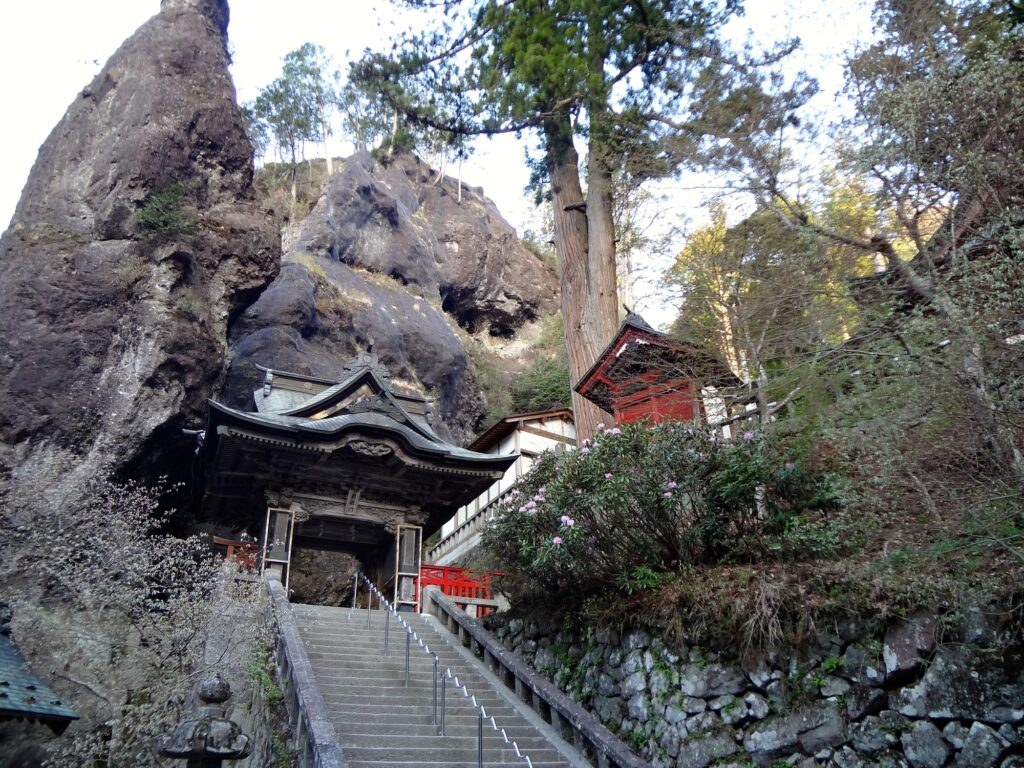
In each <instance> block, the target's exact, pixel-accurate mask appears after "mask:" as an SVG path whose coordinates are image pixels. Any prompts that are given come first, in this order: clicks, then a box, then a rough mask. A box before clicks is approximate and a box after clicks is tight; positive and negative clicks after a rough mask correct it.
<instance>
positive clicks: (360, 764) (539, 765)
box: [346, 755, 567, 768]
mask: <svg viewBox="0 0 1024 768" xmlns="http://www.w3.org/2000/svg"><path fill="white" fill-rule="evenodd" d="M346 758H347V756H346ZM483 758H484V759H483V768H502V767H504V766H522V767H523V768H526V761H525V759H523V758H516V759H515V760H514V761H509V762H505V763H496V762H492V760H490V758H489V757H488V756H486V755H484V756H483ZM530 761H531V763H532V766H534V768H564V767H565V766H567V763H565V762H539V761H536V760H534V759H532V758H530ZM346 762H347V763H348V766H349V768H478V766H477V763H476V760H473V762H471V763H453V762H451V761H442V762H436V763H427V762H423V763H410V762H404V761H390V760H384V761H370V760H359V761H352V760H347V761H346Z"/></svg>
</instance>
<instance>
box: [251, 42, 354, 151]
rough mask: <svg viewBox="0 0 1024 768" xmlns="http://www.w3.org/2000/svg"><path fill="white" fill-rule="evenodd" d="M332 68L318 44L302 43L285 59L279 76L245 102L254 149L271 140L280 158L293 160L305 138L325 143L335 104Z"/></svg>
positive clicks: (335, 76)
mask: <svg viewBox="0 0 1024 768" xmlns="http://www.w3.org/2000/svg"><path fill="white" fill-rule="evenodd" d="M336 81H337V72H336V70H333V69H332V67H331V63H330V59H329V57H328V56H327V55H326V53H325V51H324V49H323V47H321V46H318V45H313V44H312V43H305V44H303V45H301V46H300V47H298V48H296V49H295V50H294V51H291V52H290V53H288V54H287V55H286V56H285V57H284V65H283V67H282V71H281V76H280V77H278V78H277V79H276V80H274V81H273V82H272V83H270V84H269V85H267V86H265V87H264V88H262V89H261V90H260V92H259V94H258V95H257V96H256V98H255V99H254V100H253V101H252V102H250V103H248V104H246V105H244V107H243V112H242V116H243V121H244V123H245V126H246V132H247V134H248V136H249V140H250V141H251V142H252V143H253V146H254V147H255V148H256V150H257V151H258V152H259V151H260V150H263V151H266V148H267V146H268V145H269V143H270V139H273V144H274V145H275V146H276V148H277V150H278V153H279V154H280V155H281V156H282V158H287V159H289V160H290V161H291V162H292V163H293V164H294V163H296V162H297V161H298V160H299V159H300V157H301V154H302V149H303V145H304V144H305V143H306V142H315V141H324V140H325V139H326V138H327V135H326V134H327V133H328V132H329V130H330V128H329V125H330V120H329V112H330V110H331V108H332V107H333V105H334V104H335V102H336V101H337V96H336Z"/></svg>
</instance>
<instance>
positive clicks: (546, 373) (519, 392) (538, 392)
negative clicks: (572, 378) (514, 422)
mask: <svg viewBox="0 0 1024 768" xmlns="http://www.w3.org/2000/svg"><path fill="white" fill-rule="evenodd" d="M511 394H512V411H513V412H514V413H529V412H531V411H541V410H545V409H548V408H551V407H553V406H555V405H562V406H568V405H570V403H571V402H572V400H571V395H572V393H571V391H570V389H569V366H568V363H567V361H566V359H565V354H564V353H563V354H561V355H555V356H550V357H549V356H547V355H542V356H538V357H535V358H534V359H533V361H532V362H531V363H530V364H529V365H528V366H527V367H526V369H525V370H523V372H522V373H520V374H519V375H518V376H516V378H515V379H514V380H513V382H512V393H511Z"/></svg>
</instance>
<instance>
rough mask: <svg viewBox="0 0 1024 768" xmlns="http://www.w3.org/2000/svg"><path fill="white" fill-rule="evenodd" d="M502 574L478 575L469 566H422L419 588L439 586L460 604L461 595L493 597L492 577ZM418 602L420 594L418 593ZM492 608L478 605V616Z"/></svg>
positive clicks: (483, 614)
mask: <svg viewBox="0 0 1024 768" xmlns="http://www.w3.org/2000/svg"><path fill="white" fill-rule="evenodd" d="M492 576H501V574H500V573H482V574H479V575H477V574H476V573H474V572H473V571H471V570H469V569H468V568H449V567H447V566H444V565H422V566H420V583H419V589H420V590H423V589H424V588H426V587H430V586H437V587H440V588H441V593H442V594H444V595H448V597H450V598H451V599H452V602H453V603H456V604H458V602H459V598H460V597H468V598H470V599H471V600H472V599H479V600H490V599H491V577H492ZM417 603H419V596H418V595H417ZM490 612H491V609H490V608H488V607H486V606H482V605H481V606H478V607H477V615H478V616H486V615H487V614H488V613H490Z"/></svg>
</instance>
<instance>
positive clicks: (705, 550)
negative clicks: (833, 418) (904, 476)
mask: <svg viewBox="0 0 1024 768" xmlns="http://www.w3.org/2000/svg"><path fill="white" fill-rule="evenodd" d="M837 503H838V497H837V493H836V491H835V487H834V484H833V483H832V482H831V481H830V479H829V478H828V477H826V476H816V475H815V474H813V473H812V472H810V471H808V470H806V469H805V468H803V467H802V465H801V463H800V462H799V461H798V460H796V459H795V458H793V457H787V456H784V455H782V453H781V452H780V450H778V449H777V448H776V447H775V446H773V444H772V443H771V441H770V440H769V439H768V438H767V437H766V436H765V435H763V434H761V433H754V432H745V433H743V434H742V435H740V436H739V437H738V438H737V439H735V440H732V441H726V440H722V439H720V438H718V437H716V436H713V435H711V434H709V433H708V432H707V431H706V430H701V429H694V428H693V427H690V426H687V425H684V424H680V423H674V422H665V423H662V424H658V425H656V426H653V427H650V428H648V427H647V426H646V425H645V424H643V423H640V424H631V425H627V426H623V427H621V428H613V429H607V430H604V429H602V430H601V431H600V433H599V435H598V436H597V438H595V439H594V440H593V441H592V442H587V443H585V444H584V445H582V446H580V448H579V450H577V451H570V452H567V453H564V454H562V455H557V454H553V453H548V454H544V455H543V456H542V457H541V458H540V459H538V461H537V463H536V465H535V466H534V468H533V471H532V472H530V474H529V475H527V476H526V477H525V478H523V480H521V481H520V483H519V486H518V487H517V488H516V489H515V490H514V491H513V492H512V494H511V495H510V497H509V500H508V501H506V502H505V503H504V504H503V505H502V506H501V507H500V508H499V509H498V512H497V514H496V516H495V518H494V520H492V521H491V523H490V525H489V527H488V528H487V529H486V530H485V532H484V544H485V546H486V547H487V548H488V550H489V551H490V552H491V554H492V555H494V556H495V558H496V559H497V561H498V563H497V565H498V567H499V568H500V569H501V570H502V571H504V572H505V573H506V574H507V575H508V581H507V582H506V587H507V588H509V589H510V590H511V591H512V592H513V593H514V594H515V593H518V594H519V595H526V594H530V593H534V592H538V591H549V590H553V589H557V590H559V594H560V595H563V596H567V597H568V596H571V595H576V596H585V595H587V594H589V593H592V592H596V591H601V590H604V589H607V588H610V587H612V588H616V589H620V590H624V591H627V592H628V591H633V590H634V589H636V588H643V587H645V586H650V585H654V584H657V583H658V581H659V575H660V574H667V573H671V572H673V571H679V570H682V569H685V568H686V567H688V566H691V565H697V564H707V563H720V562H753V561H758V560H768V559H794V558H806V557H816V556H822V555H825V554H828V553H829V552H831V551H832V550H833V549H834V548H835V546H836V545H837V543H838V536H837V535H836V533H835V531H834V530H833V528H832V527H831V526H830V524H829V521H828V520H827V518H826V515H825V514H823V513H824V512H825V510H827V509H829V508H832V507H834V506H836V505H837ZM638 574H640V575H641V576H643V578H639V577H638Z"/></svg>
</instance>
